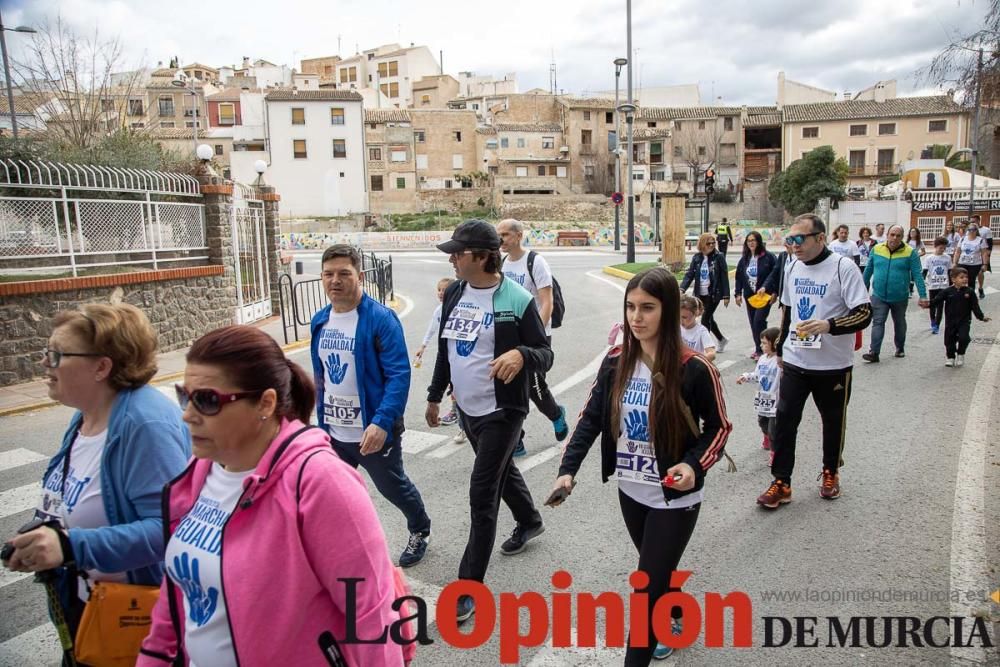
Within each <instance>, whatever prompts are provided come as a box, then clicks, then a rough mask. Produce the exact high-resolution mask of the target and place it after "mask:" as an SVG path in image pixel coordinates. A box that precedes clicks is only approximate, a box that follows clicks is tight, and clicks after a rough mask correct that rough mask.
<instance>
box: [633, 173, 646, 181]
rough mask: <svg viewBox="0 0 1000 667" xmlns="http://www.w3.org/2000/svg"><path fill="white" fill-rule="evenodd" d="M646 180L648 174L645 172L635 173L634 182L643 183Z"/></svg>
mask: <svg viewBox="0 0 1000 667" xmlns="http://www.w3.org/2000/svg"><path fill="white" fill-rule="evenodd" d="M645 178H646V174H645V173H644V172H641V171H637V172H635V173H633V174H632V180H633V181H642V180H645Z"/></svg>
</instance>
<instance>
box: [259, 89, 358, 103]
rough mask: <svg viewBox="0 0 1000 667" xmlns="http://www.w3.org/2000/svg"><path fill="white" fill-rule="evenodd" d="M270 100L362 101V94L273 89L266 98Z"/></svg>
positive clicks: (339, 91)
mask: <svg viewBox="0 0 1000 667" xmlns="http://www.w3.org/2000/svg"><path fill="white" fill-rule="evenodd" d="M265 99H266V100H267V101H268V102H295V101H297V100H298V101H302V102H323V101H329V102H360V101H362V99H363V98H362V97H361V94H360V93H358V92H355V91H353V90H292V89H290V88H286V89H277V90H272V91H271V92H270V93H268V94H267V97H266V98H265Z"/></svg>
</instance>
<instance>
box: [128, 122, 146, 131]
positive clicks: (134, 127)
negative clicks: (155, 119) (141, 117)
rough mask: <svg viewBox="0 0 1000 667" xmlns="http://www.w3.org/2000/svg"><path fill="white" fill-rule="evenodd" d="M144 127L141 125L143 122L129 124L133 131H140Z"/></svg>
mask: <svg viewBox="0 0 1000 667" xmlns="http://www.w3.org/2000/svg"><path fill="white" fill-rule="evenodd" d="M144 127H146V124H145V123H143V122H141V121H139V122H135V123H132V124H131V128H132V129H133V130H141V129H142V128H144Z"/></svg>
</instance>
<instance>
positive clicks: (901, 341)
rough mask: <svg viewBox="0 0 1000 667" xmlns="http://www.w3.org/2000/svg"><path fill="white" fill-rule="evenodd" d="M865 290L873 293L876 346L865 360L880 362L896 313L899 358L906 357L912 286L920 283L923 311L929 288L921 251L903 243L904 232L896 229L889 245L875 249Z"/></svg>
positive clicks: (895, 337) (873, 333)
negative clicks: (887, 329)
mask: <svg viewBox="0 0 1000 667" xmlns="http://www.w3.org/2000/svg"><path fill="white" fill-rule="evenodd" d="M864 278H865V287H866V288H868V287H870V288H871V290H872V344H871V349H870V350H869V351H868V353H867V354H863V355H861V358H862V359H864V360H865V361H867V362H868V363H870V364H877V363H878V362H879V352H881V351H882V339H883V338H884V337H885V321H886V320H887V319H889V314H890V313H892V328H893V330H894V339H895V343H896V356H897V357H900V358H902V357H905V356H906V305H907V303H908V302H909V298H910V283H911V282H913V283H916V285H917V291H918V292H919V293H920V307H921V308H927V307H928V306H929V304H930V302H929V301H928V300H927V288H926V287H924V277H923V272H922V271H921V269H920V257H919V255H917V251H916V250H914V249H913V248H911V247H910V246H909V245H907V244H906V243H903V228H902V227H901V226H899V225H893V226H892V227H890V228H889V232H888V233H887V234H886V241H885V243H879V244H878V245H877V246H875V247H874V248H873V249H872V253H871V257H870V258H869V260H868V264H867V265H865V273H864Z"/></svg>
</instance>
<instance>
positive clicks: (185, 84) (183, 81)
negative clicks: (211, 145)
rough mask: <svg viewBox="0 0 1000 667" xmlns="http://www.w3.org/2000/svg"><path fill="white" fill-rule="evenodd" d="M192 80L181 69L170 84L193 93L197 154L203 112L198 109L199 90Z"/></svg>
mask: <svg viewBox="0 0 1000 667" xmlns="http://www.w3.org/2000/svg"><path fill="white" fill-rule="evenodd" d="M190 78H191V77H189V76H188V75H187V74H185V73H184V70H180V69H179V70H177V71H176V72H174V80H173V81H171V82H170V85H172V86H176V87H177V88H183V89H184V90H185V91H186V92H189V93H191V106H192V108H193V109H194V122H193V123H192V126H193V129H194V151H195V153H197V152H198V123H199V122H201V120H200V119H201V113H200V111H201V110H200V109H199V108H198V89H197V88H195V87H194V82H191V81H189V80H190ZM189 83H190V85H189ZM182 106H183V105H182Z"/></svg>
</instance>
